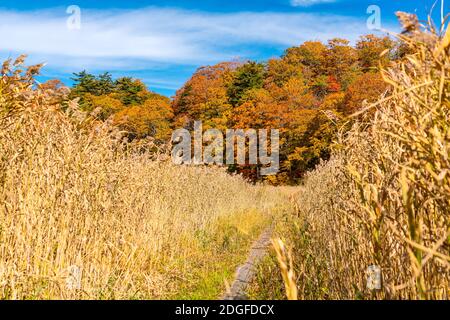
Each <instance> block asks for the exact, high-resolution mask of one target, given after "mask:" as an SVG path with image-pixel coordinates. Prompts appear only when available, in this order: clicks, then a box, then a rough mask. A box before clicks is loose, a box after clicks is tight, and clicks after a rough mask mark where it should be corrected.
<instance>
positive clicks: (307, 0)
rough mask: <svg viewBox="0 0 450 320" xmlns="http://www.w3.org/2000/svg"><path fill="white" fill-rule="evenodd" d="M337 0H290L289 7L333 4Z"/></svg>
mask: <svg viewBox="0 0 450 320" xmlns="http://www.w3.org/2000/svg"><path fill="white" fill-rule="evenodd" d="M333 2H337V0H291V5H292V6H294V7H309V6H313V5H316V4H321V3H333Z"/></svg>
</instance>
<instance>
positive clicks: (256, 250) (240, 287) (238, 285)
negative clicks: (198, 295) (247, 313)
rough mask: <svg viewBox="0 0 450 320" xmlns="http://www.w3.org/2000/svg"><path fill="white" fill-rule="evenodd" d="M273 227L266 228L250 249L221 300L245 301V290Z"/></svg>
mask: <svg viewBox="0 0 450 320" xmlns="http://www.w3.org/2000/svg"><path fill="white" fill-rule="evenodd" d="M272 230H273V227H269V228H267V229H266V230H265V231H264V232H263V233H262V235H261V236H260V238H259V239H258V240H257V241H256V242H255V243H254V244H253V246H252V248H251V249H250V253H249V255H248V259H247V261H246V262H245V263H244V264H243V265H241V266H240V267H239V268H238V269H237V271H236V276H235V280H234V281H233V283H232V284H231V287H230V289H229V291H228V292H227V293H226V294H225V295H224V296H223V297H222V300H246V299H247V297H246V293H245V292H246V289H247V287H248V285H249V284H250V282H251V281H252V279H253V277H254V276H255V273H256V270H257V269H256V267H257V266H258V264H259V262H260V261H261V260H262V258H264V256H265V255H266V253H267V249H268V247H269V245H270V238H271V236H272Z"/></svg>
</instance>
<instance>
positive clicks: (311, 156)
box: [69, 35, 406, 184]
mask: <svg viewBox="0 0 450 320" xmlns="http://www.w3.org/2000/svg"><path fill="white" fill-rule="evenodd" d="M405 50H406V49H405V47H404V46H402V45H399V44H398V43H397V42H395V41H393V40H392V39H390V38H389V37H378V36H375V35H366V36H362V37H361V38H360V39H359V40H358V41H357V43H356V45H354V46H352V45H351V44H350V42H349V41H348V40H345V39H332V40H329V41H328V42H327V43H323V42H320V41H308V42H305V43H303V44H301V45H300V46H296V47H291V48H289V49H287V50H286V51H285V52H284V54H283V55H282V56H281V57H280V58H273V59H270V60H268V61H267V62H255V61H244V62H236V61H235V62H222V63H218V64H216V65H213V66H205V67H201V68H199V69H198V70H197V71H196V72H195V73H194V74H193V75H192V77H191V78H190V79H189V80H188V81H187V82H186V83H185V84H184V86H183V87H182V88H180V89H179V90H178V91H177V92H176V94H175V96H174V97H173V98H172V99H169V98H167V97H165V96H162V95H160V94H157V93H154V92H152V91H150V90H149V89H148V88H147V87H146V85H145V84H144V83H143V82H142V81H140V80H138V79H133V78H130V77H122V78H119V79H116V80H114V79H113V78H112V76H111V74H109V73H104V74H101V75H98V76H95V75H92V74H89V73H87V72H86V71H83V72H80V73H76V74H75V76H74V78H73V80H74V83H75V84H74V86H73V88H72V89H71V93H70V96H69V98H71V99H73V98H79V100H80V101H79V102H80V105H81V107H82V108H83V109H84V110H86V111H95V114H96V116H97V117H98V118H99V120H102V121H107V120H108V121H112V123H114V124H115V125H117V126H118V127H119V128H120V129H121V130H123V131H125V132H127V136H128V138H129V139H130V140H135V139H144V138H149V137H151V138H152V139H154V140H155V141H157V142H159V143H165V142H168V141H170V137H171V133H172V131H173V130H174V129H179V128H187V129H192V128H193V123H194V121H197V120H199V121H202V123H203V129H204V130H207V129H210V128H217V129H219V130H225V129H227V128H228V129H279V130H280V162H281V163H280V167H281V170H280V172H279V174H278V175H276V176H269V177H266V179H269V182H271V183H273V184H286V183H295V182H298V181H299V180H300V179H301V178H302V176H303V175H304V174H305V172H307V171H308V170H310V169H313V168H314V167H315V166H316V165H317V164H318V163H319V162H320V160H321V159H324V160H326V159H327V158H328V157H329V155H330V146H331V143H332V142H333V139H334V137H335V136H336V133H337V130H345V127H346V125H345V123H348V121H351V118H349V116H350V115H352V114H354V113H355V112H356V111H358V110H359V109H360V108H361V107H362V106H363V105H364V103H371V102H374V101H377V100H378V99H379V97H380V95H382V94H384V93H386V91H387V90H388V89H389V88H388V84H387V83H386V82H385V81H384V80H383V78H382V76H381V72H380V68H381V67H384V66H387V65H388V64H389V63H390V61H392V60H397V59H400V58H401V57H402V56H403V55H404V54H405V53H406V52H405ZM229 170H230V171H234V172H238V173H241V174H243V175H244V176H245V177H247V178H249V179H251V180H253V181H254V180H257V179H258V176H257V168H256V166H254V165H252V166H251V165H248V166H241V167H236V166H231V167H230V168H229Z"/></svg>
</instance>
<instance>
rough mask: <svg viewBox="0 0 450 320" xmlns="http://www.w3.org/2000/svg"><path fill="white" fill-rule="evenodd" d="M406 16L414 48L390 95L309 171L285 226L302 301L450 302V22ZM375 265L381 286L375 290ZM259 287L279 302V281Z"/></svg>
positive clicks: (405, 37)
mask: <svg viewBox="0 0 450 320" xmlns="http://www.w3.org/2000/svg"><path fill="white" fill-rule="evenodd" d="M400 17H401V20H402V21H403V22H404V24H405V25H408V31H407V32H406V33H404V34H402V35H399V37H400V39H401V40H402V41H403V42H404V43H405V44H406V45H407V46H408V48H409V51H410V54H408V55H407V56H406V57H405V58H404V59H403V60H402V61H399V62H396V63H393V64H392V66H391V67H390V68H389V69H388V70H385V71H383V75H384V78H385V80H386V81H387V82H388V83H389V84H391V86H392V92H391V93H390V94H389V96H387V97H385V98H380V101H379V102H378V103H376V104H374V105H370V106H366V107H365V108H364V111H362V112H361V113H359V115H358V116H359V119H358V120H356V122H355V123H354V125H353V128H352V129H351V130H350V132H348V133H346V134H345V135H341V137H339V141H338V143H337V145H336V147H337V150H336V151H335V153H334V156H333V158H332V159H331V160H330V161H329V162H327V163H323V164H321V165H320V166H318V168H317V169H316V170H315V171H314V172H311V173H310V174H309V175H308V176H307V178H306V181H305V184H304V186H303V188H302V190H301V192H300V193H299V196H298V197H297V203H298V204H297V206H298V217H290V218H289V222H288V223H286V224H285V225H284V227H279V230H278V232H279V234H280V236H282V237H283V238H284V240H285V243H286V245H287V246H288V247H290V248H291V249H292V251H293V259H294V261H295V268H294V271H293V272H295V274H297V278H296V283H297V286H298V298H299V299H448V298H449V294H450V27H449V28H448V29H447V31H446V32H445V30H442V32H439V31H438V30H435V29H434V28H432V27H429V28H428V29H427V30H423V28H421V27H420V26H419V25H418V24H417V22H416V20H415V19H413V17H412V16H409V15H406V14H400ZM368 110H374V112H371V114H367V111H368ZM371 265H378V266H380V267H381V270H382V289H381V290H369V289H368V288H367V285H366V280H367V274H366V270H367V268H368V267H369V266H371ZM281 269H282V270H281V272H282V274H283V277H284V278H286V272H287V271H286V270H287V269H286V267H284V268H283V266H282V267H281ZM284 269H286V270H284ZM266 272H271V273H273V272H274V269H273V263H272V267H271V266H270V265H269V267H266ZM277 272H279V271H277ZM277 277H278V279H279V283H282V279H281V277H280V276H277ZM285 282H286V279H285ZM257 286H259V288H257V290H259V291H264V292H266V293H265V296H264V295H263V296H264V297H265V298H271V297H278V298H280V294H279V293H280V290H279V287H280V285H279V284H278V285H277V284H276V283H275V282H274V281H272V282H271V281H266V280H264V279H261V280H260V282H259V284H257ZM288 286H291V284H290V283H289V282H288V283H286V287H288ZM270 291H272V296H271V295H269V296H267V292H270Z"/></svg>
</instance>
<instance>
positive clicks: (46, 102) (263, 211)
mask: <svg viewBox="0 0 450 320" xmlns="http://www.w3.org/2000/svg"><path fill="white" fill-rule="evenodd" d="M22 63H23V58H22V57H21V58H19V59H18V61H16V63H15V64H14V66H12V65H11V64H10V63H5V64H4V66H3V70H2V74H1V78H0V118H1V120H0V169H1V171H0V299H55V298H56V299H68V298H70V299H72V298H76V299H136V298H167V297H174V296H176V295H177V294H178V293H179V291H180V290H181V288H188V289H189V286H190V285H192V286H193V287H195V285H196V281H198V279H196V275H198V274H201V270H205V272H208V271H207V270H208V268H210V267H213V266H214V264H215V262H216V260H217V259H223V254H224V252H225V253H227V252H228V251H229V252H230V255H232V254H233V252H234V253H237V252H239V250H238V249H240V247H244V251H245V246H246V244H247V242H248V244H250V242H251V241H252V239H251V238H252V237H256V236H258V235H259V234H258V233H259V232H260V231H261V230H262V229H263V228H265V227H266V226H267V225H268V224H269V223H270V220H271V211H272V208H273V206H275V205H276V203H277V202H278V201H279V200H278V198H277V197H278V196H277V195H276V194H275V193H274V192H271V191H270V190H271V189H270V190H269V189H266V187H262V186H252V185H249V184H247V183H246V182H245V181H244V180H243V179H242V178H241V177H239V176H230V175H228V174H227V173H226V172H225V171H224V170H222V169H213V168H199V167H176V166H174V165H172V164H171V162H170V161H165V160H155V159H154V154H150V153H149V152H142V148H141V152H135V151H133V148H131V147H126V146H125V145H124V144H123V143H122V140H121V139H120V133H118V132H116V131H115V130H113V129H112V128H111V127H110V126H109V125H108V123H96V122H95V121H94V119H93V118H92V117H91V116H89V115H87V114H84V113H82V112H80V110H78V109H77V105H76V103H75V102H71V103H69V106H64V107H62V106H60V105H58V100H57V99H56V100H55V96H57V95H58V94H59V95H63V94H64V92H55V90H50V89H43V88H37V89H35V90H34V89H33V88H32V85H33V75H34V74H35V73H36V72H37V68H35V67H32V68H30V69H25V70H20V69H21V67H22ZM63 110H64V111H63ZM236 264H237V262H236ZM230 267H231V268H233V266H230ZM77 268H79V269H80V273H81V277H80V279H81V287H80V288H78V289H77V288H75V289H74V287H73V285H75V287H76V285H77V279H78V275H77ZM229 280H230V279H229ZM219 282H220V279H219ZM70 285H72V287H71V286H70Z"/></svg>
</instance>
